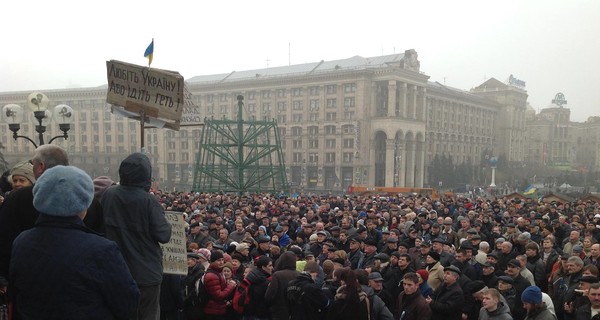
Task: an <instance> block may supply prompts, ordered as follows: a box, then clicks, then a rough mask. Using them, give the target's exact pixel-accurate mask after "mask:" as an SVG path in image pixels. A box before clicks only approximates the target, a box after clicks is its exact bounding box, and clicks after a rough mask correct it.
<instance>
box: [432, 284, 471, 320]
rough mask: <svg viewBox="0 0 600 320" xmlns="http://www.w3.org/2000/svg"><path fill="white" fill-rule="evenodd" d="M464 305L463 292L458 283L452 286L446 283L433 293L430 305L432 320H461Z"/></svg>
mask: <svg viewBox="0 0 600 320" xmlns="http://www.w3.org/2000/svg"><path fill="white" fill-rule="evenodd" d="M463 304H464V296H463V291H462V289H461V288H460V285H459V284H458V282H455V283H453V284H452V285H450V286H448V285H446V284H445V283H444V284H442V285H441V286H440V287H439V288H438V289H437V290H436V291H435V292H434V293H433V297H432V301H431V303H430V304H429V307H430V308H431V320H446V319H447V320H461V319H462V307H463Z"/></svg>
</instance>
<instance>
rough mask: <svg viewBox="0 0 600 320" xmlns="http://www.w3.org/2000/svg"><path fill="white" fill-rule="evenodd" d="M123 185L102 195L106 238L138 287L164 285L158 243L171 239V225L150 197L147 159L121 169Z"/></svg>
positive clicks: (136, 157) (135, 158)
mask: <svg viewBox="0 0 600 320" xmlns="http://www.w3.org/2000/svg"><path fill="white" fill-rule="evenodd" d="M119 176H120V185H117V186H112V187H110V188H108V189H106V191H105V192H104V195H102V202H101V203H102V208H103V211H104V222H105V225H106V237H107V238H108V239H111V240H113V241H115V242H116V243H117V244H118V245H119V248H120V249H121V252H123V256H124V257H125V261H127V265H128V266H129V270H130V271H131V274H132V275H133V278H134V279H135V281H136V282H137V284H138V286H152V285H159V284H160V282H161V281H162V271H163V267H162V250H161V248H160V246H159V243H167V242H168V241H169V239H170V238H171V225H170V224H169V223H168V222H167V220H166V218H165V214H164V210H163V208H162V206H161V205H160V203H159V202H158V199H156V197H154V196H153V195H151V194H150V193H149V189H150V184H151V180H152V167H151V165H150V160H149V159H148V157H147V156H146V155H144V154H141V153H134V154H132V155H130V156H128V157H127V158H125V160H123V162H121V166H120V167H119Z"/></svg>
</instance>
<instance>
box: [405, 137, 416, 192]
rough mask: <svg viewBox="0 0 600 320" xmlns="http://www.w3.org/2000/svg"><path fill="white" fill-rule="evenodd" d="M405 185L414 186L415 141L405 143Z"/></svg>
mask: <svg viewBox="0 0 600 320" xmlns="http://www.w3.org/2000/svg"><path fill="white" fill-rule="evenodd" d="M406 147H407V148H406V149H407V150H406V187H409V188H412V187H414V186H415V147H416V146H415V141H410V142H407V143H406Z"/></svg>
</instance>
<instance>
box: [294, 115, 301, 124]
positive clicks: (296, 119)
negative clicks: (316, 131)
mask: <svg viewBox="0 0 600 320" xmlns="http://www.w3.org/2000/svg"><path fill="white" fill-rule="evenodd" d="M292 121H294V122H302V115H301V114H294V115H292Z"/></svg>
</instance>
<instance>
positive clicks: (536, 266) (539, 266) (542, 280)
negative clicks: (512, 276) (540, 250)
mask: <svg viewBox="0 0 600 320" xmlns="http://www.w3.org/2000/svg"><path fill="white" fill-rule="evenodd" d="M527 269H528V270H529V271H530V272H531V274H533V280H534V281H535V285H536V286H538V287H540V288H547V287H548V284H547V283H548V277H547V276H546V266H545V265H544V261H543V260H542V259H541V258H540V256H539V255H536V256H535V257H532V258H527Z"/></svg>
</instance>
